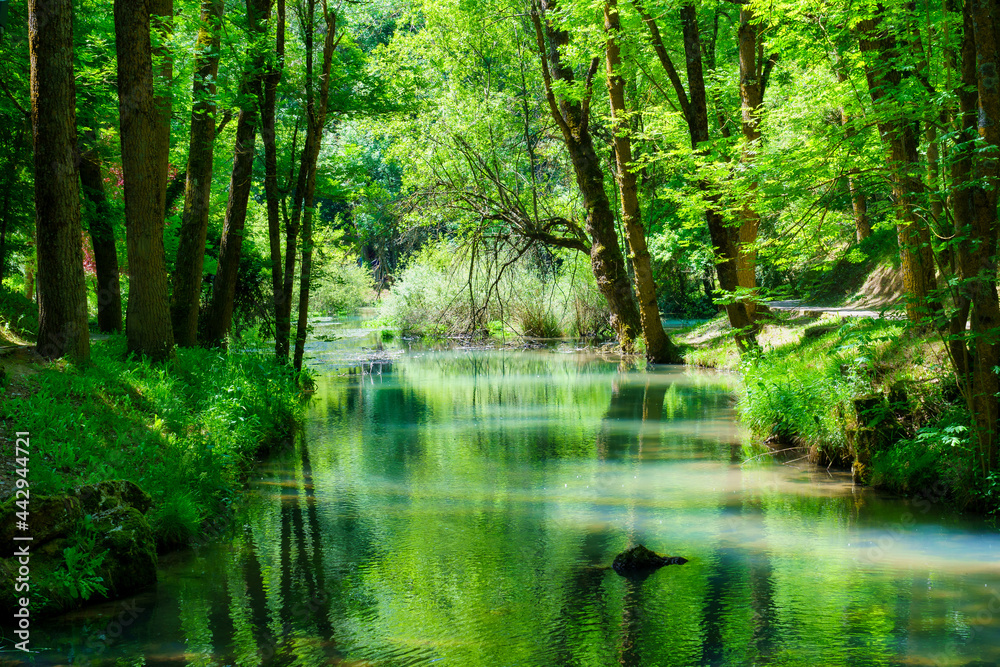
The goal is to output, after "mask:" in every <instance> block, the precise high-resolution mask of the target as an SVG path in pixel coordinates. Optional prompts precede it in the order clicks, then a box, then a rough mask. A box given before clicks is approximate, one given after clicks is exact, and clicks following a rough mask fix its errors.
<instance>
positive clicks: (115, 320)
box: [80, 132, 122, 333]
mask: <svg viewBox="0 0 1000 667" xmlns="http://www.w3.org/2000/svg"><path fill="white" fill-rule="evenodd" d="M88 135H90V136H89V137H88V141H87V144H86V149H85V150H83V151H81V152H80V184H81V185H82V186H83V194H84V196H85V197H86V198H87V199H88V200H89V201H90V203H91V205H92V206H93V215H92V216H91V218H90V221H89V228H90V240H91V242H92V243H93V244H94V264H95V269H96V272H97V328H98V330H99V331H102V332H104V333H110V332H113V331H121V330H122V294H121V284H120V279H119V276H118V250H117V248H116V247H115V233H114V229H113V228H112V227H111V206H110V205H109V204H108V198H107V196H106V195H105V193H104V176H103V174H102V172H101V156H100V154H98V152H97V145H96V144H97V135H96V133H94V132H90V133H88Z"/></svg>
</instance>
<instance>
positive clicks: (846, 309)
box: [767, 299, 904, 320]
mask: <svg viewBox="0 0 1000 667" xmlns="http://www.w3.org/2000/svg"><path fill="white" fill-rule="evenodd" d="M767 307H768V308H770V309H771V310H779V311H782V312H786V313H791V314H793V315H798V316H801V317H809V316H819V315H823V314H826V313H829V314H832V315H839V316H840V317H873V318H879V317H884V318H886V319H890V320H892V319H902V318H903V317H904V315H903V313H902V311H900V310H898V309H897V308H895V307H893V306H891V305H887V306H884V307H883V308H881V309H874V308H871V307H869V308H859V307H857V306H843V307H840V306H817V305H815V304H807V303H803V301H802V299H789V300H787V301H768V302H767Z"/></svg>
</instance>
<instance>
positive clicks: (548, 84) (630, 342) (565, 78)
mask: <svg viewBox="0 0 1000 667" xmlns="http://www.w3.org/2000/svg"><path fill="white" fill-rule="evenodd" d="M554 7H555V1H554V0H539V3H538V4H537V5H536V6H535V7H534V8H533V10H532V22H533V24H534V27H535V37H536V40H537V44H538V50H539V57H540V59H541V65H542V74H543V78H544V80H545V95H546V99H547V101H548V105H549V110H550V112H551V113H552V118H553V119H554V120H555V122H556V125H558V126H559V129H560V130H561V132H562V135H563V141H564V142H565V144H566V148H567V150H568V151H569V154H570V159H571V161H572V163H573V171H574V174H575V175H576V183H577V187H578V188H579V189H580V193H581V194H582V195H583V204H584V208H585V209H586V211H587V219H586V226H585V228H586V231H587V234H588V235H589V236H590V237H591V240H592V244H591V250H590V264H591V268H592V270H593V272H594V278H595V279H596V280H597V286H598V288H599V289H600V291H601V294H602V295H603V296H604V298H605V299H606V300H607V302H608V306H609V307H610V309H611V326H612V328H613V329H614V331H615V334H616V335H617V337H618V342H619V344H620V345H621V348H622V351H624V352H625V353H627V354H631V353H633V352H634V351H635V346H634V342H635V338H636V336H637V335H639V334H640V332H641V327H642V322H641V319H640V317H639V309H638V308H637V307H636V303H635V298H634V297H633V295H632V287H631V284H630V282H631V281H630V280H629V276H628V272H627V270H626V268H625V258H624V257H623V256H622V252H621V248H620V247H619V246H618V234H617V232H616V231H615V218H614V213H613V212H612V210H611V203H610V202H609V201H608V196H607V193H606V192H605V190H604V172H603V170H602V169H601V161H600V158H598V157H597V153H596V151H595V150H594V144H593V139H592V138H591V134H590V128H589V121H590V96H591V92H592V90H591V80H592V78H593V74H594V71H596V68H597V60H596V59H595V60H594V61H593V62H592V63H591V66H590V70H589V71H588V73H587V77H586V81H585V93H584V98H583V100H582V101H576V100H572V99H569V98H560V99H559V100H558V102H557V100H556V95H555V92H554V90H553V85H552V81H553V79H555V80H556V81H558V82H560V83H562V84H565V85H568V86H573V85H574V84H575V79H574V76H573V71H572V69H570V68H569V67H568V66H566V65H565V64H564V63H563V61H562V55H561V54H560V53H559V47H560V46H565V45H567V44H568V43H569V34H568V33H566V32H565V31H563V30H560V29H558V28H556V27H554V25H553V24H552V23H551V22H550V21H549V20H548V19H547V18H545V13H546V12H549V11H552V10H553V9H554ZM543 20H544V28H543V25H542V23H543ZM546 38H548V48H546V46H545V41H546Z"/></svg>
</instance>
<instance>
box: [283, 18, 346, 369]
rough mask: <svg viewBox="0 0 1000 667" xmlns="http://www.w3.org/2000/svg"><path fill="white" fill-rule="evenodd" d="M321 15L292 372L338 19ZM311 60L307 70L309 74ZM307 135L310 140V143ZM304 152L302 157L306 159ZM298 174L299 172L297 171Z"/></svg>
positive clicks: (302, 338)
mask: <svg viewBox="0 0 1000 667" xmlns="http://www.w3.org/2000/svg"><path fill="white" fill-rule="evenodd" d="M314 6H315V0H310V4H309V25H310V27H311V26H312V25H313V8H314ZM323 15H324V18H325V20H326V36H325V41H324V42H323V69H322V73H321V74H320V90H319V105H318V108H316V109H315V110H314V109H313V104H312V100H311V99H310V103H309V104H308V105H307V107H308V109H309V112H310V113H309V127H308V129H307V134H306V146H307V147H309V150H308V157H309V163H308V165H307V164H305V163H303V165H302V168H303V170H307V176H306V183H305V193H304V199H303V201H304V206H305V213H304V216H303V224H302V273H301V276H300V280H299V319H298V322H297V326H296V330H295V355H294V357H293V365H294V367H295V371H296V372H299V371H301V370H302V357H303V355H304V354H305V345H306V329H307V325H308V318H309V281H310V279H311V277H312V218H313V204H314V201H313V199H314V195H315V193H316V162H317V160H318V159H319V149H320V144H321V143H322V141H323V127H324V126H325V125H326V109H327V101H328V100H329V98H330V67H331V66H332V64H333V49H334V46H335V45H336V41H337V40H336V35H337V18H336V15H335V14H331V13H330V12H329V11H328V9H327V5H326V2H325V0H324V2H323ZM311 69H312V63H311V59H310V62H309V64H308V67H307V70H309V71H310V73H311ZM310 78H311V77H308V76H307V77H306V85H307V86H310V88H311V82H310ZM310 135H311V136H312V141H311V142H310ZM306 154H307V153H306V152H305V151H304V152H303V157H305V156H306ZM300 173H301V172H300Z"/></svg>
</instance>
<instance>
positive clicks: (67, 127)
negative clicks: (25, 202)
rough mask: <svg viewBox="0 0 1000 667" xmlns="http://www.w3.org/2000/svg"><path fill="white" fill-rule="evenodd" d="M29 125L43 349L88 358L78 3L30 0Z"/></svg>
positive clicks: (48, 354)
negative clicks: (76, 66)
mask: <svg viewBox="0 0 1000 667" xmlns="http://www.w3.org/2000/svg"><path fill="white" fill-rule="evenodd" d="M28 44H29V52H30V61H31V126H32V137H33V146H34V152H35V229H36V234H37V243H38V250H37V252H38V352H39V353H40V354H42V355H43V356H45V357H49V358H55V357H62V356H70V357H72V358H74V359H76V360H77V361H81V362H86V361H87V360H88V359H89V358H90V334H89V332H88V331H87V297H86V291H85V287H84V277H83V248H82V246H81V243H80V240H81V238H82V233H83V232H82V230H81V227H80V186H79V170H78V168H77V153H76V85H75V82H74V79H73V3H72V2H71V0H29V2H28Z"/></svg>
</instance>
